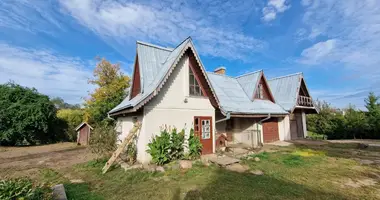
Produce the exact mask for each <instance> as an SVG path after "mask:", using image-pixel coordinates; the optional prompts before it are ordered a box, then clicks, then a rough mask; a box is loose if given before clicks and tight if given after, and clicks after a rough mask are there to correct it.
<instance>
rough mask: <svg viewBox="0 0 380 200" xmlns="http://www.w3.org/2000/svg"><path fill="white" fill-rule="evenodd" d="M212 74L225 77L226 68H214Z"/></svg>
mask: <svg viewBox="0 0 380 200" xmlns="http://www.w3.org/2000/svg"><path fill="white" fill-rule="evenodd" d="M214 73H215V74H221V75H225V74H226V68H225V67H223V66H220V67H218V68H216V69H215V70H214Z"/></svg>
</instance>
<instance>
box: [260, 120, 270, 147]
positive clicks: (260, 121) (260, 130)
mask: <svg viewBox="0 0 380 200" xmlns="http://www.w3.org/2000/svg"><path fill="white" fill-rule="evenodd" d="M270 118H271V115H270V113H269V114H268V116H267V117H266V118H264V119H262V120H260V121H259V122H257V124H256V128H257V130H259V124H261V123H262V122H263V121H266V120H268V119H270ZM262 131H263V128H262V126H261V130H260V133H259V132H258V131H257V138H258V141H260V144H261V146H263V143H262V142H261V132H262Z"/></svg>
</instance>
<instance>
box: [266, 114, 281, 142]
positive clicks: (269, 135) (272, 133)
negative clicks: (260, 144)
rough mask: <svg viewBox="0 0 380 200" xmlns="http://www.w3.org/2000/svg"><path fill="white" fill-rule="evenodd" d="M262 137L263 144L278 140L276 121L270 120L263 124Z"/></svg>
mask: <svg viewBox="0 0 380 200" xmlns="http://www.w3.org/2000/svg"><path fill="white" fill-rule="evenodd" d="M263 137H264V143H268V142H274V141H278V140H280V138H279V135H278V120H277V118H271V119H269V120H267V121H264V122H263Z"/></svg>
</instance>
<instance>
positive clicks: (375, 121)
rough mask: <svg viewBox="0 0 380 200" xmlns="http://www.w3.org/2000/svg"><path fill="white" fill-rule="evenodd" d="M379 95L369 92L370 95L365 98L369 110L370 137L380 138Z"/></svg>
mask: <svg viewBox="0 0 380 200" xmlns="http://www.w3.org/2000/svg"><path fill="white" fill-rule="evenodd" d="M379 99H380V98H379V97H378V96H376V95H375V93H373V92H371V93H369V95H368V97H367V98H366V99H365V100H364V101H365V103H366V106H365V107H366V108H367V110H368V113H367V116H368V125H369V137H370V138H380V103H379Z"/></svg>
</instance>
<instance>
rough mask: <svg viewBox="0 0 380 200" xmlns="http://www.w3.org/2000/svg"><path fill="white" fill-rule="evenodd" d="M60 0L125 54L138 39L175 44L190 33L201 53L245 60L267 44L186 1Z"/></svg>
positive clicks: (78, 19)
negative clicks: (202, 11)
mask: <svg viewBox="0 0 380 200" xmlns="http://www.w3.org/2000/svg"><path fill="white" fill-rule="evenodd" d="M60 3H61V5H62V6H63V8H64V9H65V11H66V12H67V13H69V14H70V15H71V16H72V17H74V18H75V19H76V20H77V21H78V22H80V23H81V24H82V25H84V26H86V27H88V28H89V29H91V30H92V31H94V32H95V33H96V34H98V35H100V36H101V37H102V38H103V39H104V40H105V41H106V42H107V43H108V44H110V45H112V46H113V47H114V48H115V49H117V50H118V51H119V52H120V53H121V54H123V55H125V52H126V49H125V47H126V46H132V45H133V44H134V42H135V41H136V40H143V41H148V42H155V43H160V44H163V45H168V46H173V45H177V44H178V43H179V42H180V41H182V40H183V39H185V38H187V37H188V36H192V37H193V39H194V40H195V42H196V43H197V47H199V50H200V53H201V54H203V55H209V56H215V57H223V58H227V59H232V60H233V59H243V60H244V59H246V58H248V57H249V56H248V55H252V53H253V52H260V51H262V50H263V48H264V47H265V42H263V41H260V40H258V39H255V38H253V37H251V36H247V35H245V34H243V33H242V32H240V31H238V30H233V29H231V28H228V29H227V27H223V26H221V25H220V24H221V23H220V21H217V22H215V21H214V19H211V17H210V16H202V15H201V14H200V13H199V12H198V11H197V10H193V9H192V8H191V7H190V6H187V4H186V3H181V4H179V5H177V4H175V3H174V4H169V5H167V4H165V3H162V5H161V4H157V3H154V2H150V3H149V4H142V3H128V2H120V1H96V0H62V1H60ZM220 14H221V15H225V13H220Z"/></svg>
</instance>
